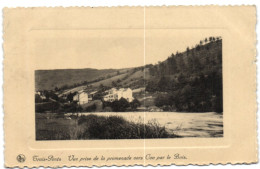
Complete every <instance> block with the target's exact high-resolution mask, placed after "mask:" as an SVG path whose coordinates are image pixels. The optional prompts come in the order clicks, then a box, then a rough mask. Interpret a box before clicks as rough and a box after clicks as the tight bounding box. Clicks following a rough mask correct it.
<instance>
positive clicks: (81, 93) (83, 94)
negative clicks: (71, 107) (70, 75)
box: [73, 91, 89, 105]
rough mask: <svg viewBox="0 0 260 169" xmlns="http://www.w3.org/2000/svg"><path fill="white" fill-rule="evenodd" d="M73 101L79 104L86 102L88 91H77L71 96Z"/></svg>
mask: <svg viewBox="0 0 260 169" xmlns="http://www.w3.org/2000/svg"><path fill="white" fill-rule="evenodd" d="M73 101H76V102H77V103H78V104H79V105H83V104H86V103H88V101H89V97H88V93H87V92H85V91H79V92H78V93H77V94H76V95H75V96H73Z"/></svg>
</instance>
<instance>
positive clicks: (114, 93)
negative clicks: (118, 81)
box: [103, 88, 133, 102]
mask: <svg viewBox="0 0 260 169" xmlns="http://www.w3.org/2000/svg"><path fill="white" fill-rule="evenodd" d="M106 93H107V94H106V95H105V96H104V97H103V98H104V100H105V101H109V102H112V101H115V100H120V99H121V98H125V99H126V100H127V101H128V102H131V101H133V91H132V90H131V89H130V88H127V89H125V88H121V89H116V88H112V89H110V90H108V91H106Z"/></svg>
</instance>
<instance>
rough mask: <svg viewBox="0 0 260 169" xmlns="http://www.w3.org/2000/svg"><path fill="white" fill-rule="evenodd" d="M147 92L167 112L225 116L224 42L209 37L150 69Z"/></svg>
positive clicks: (150, 66)
mask: <svg viewBox="0 0 260 169" xmlns="http://www.w3.org/2000/svg"><path fill="white" fill-rule="evenodd" d="M149 72H150V75H151V78H149V79H147V83H146V90H147V91H148V92H153V93H154V92H156V93H158V96H157V98H156V99H155V105H156V106H158V107H161V108H163V109H164V110H165V111H183V112H209V111H212V112H223V104H222V102H223V99H222V97H223V96H222V90H223V89H222V39H221V38H220V37H209V38H206V39H205V40H203V41H200V42H199V44H197V45H196V46H195V47H192V48H189V47H187V49H186V51H185V52H182V53H179V52H176V54H172V55H171V56H170V57H168V59H167V60H165V61H164V62H160V63H158V64H156V65H149Z"/></svg>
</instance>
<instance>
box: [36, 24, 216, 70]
mask: <svg viewBox="0 0 260 169" xmlns="http://www.w3.org/2000/svg"><path fill="white" fill-rule="evenodd" d="M38 34H39V38H37V37H35V38H34V39H35V40H34V42H33V45H34V47H32V48H33V50H34V52H33V55H34V56H35V62H36V67H38V68H39V69H67V68H73V69H77V68H96V69H108V68H113V69H119V68H128V67H137V66H143V65H144V64H155V63H157V62H158V61H164V60H165V59H167V57H168V56H170V55H171V53H176V51H179V52H182V51H185V50H186V48H187V46H189V47H190V48H191V47H192V46H195V45H196V44H198V43H199V41H200V40H204V39H205V37H208V36H221V34H220V32H219V30H197V29H195V30H194V29H192V30H187V29H184V30H183V29H166V30H164V29H155V30H153V29H152V30H146V31H144V30H143V29H126V30H120V29H119V30H84V31H78V32H75V31H72V32H67V31H65V32H59V33H57V32H52V31H51V32H44V34H46V36H42V34H41V33H39V32H37V35H38Z"/></svg>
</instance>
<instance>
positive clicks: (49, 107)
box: [35, 36, 223, 140]
mask: <svg viewBox="0 0 260 169" xmlns="http://www.w3.org/2000/svg"><path fill="white" fill-rule="evenodd" d="M148 38H149V37H148ZM148 38H147V39H148ZM185 38H186V39H185ZM189 39H190V37H188V39H187V37H184V39H183V41H184V42H187V43H186V44H185V43H182V44H183V45H179V46H180V49H179V50H178V49H176V47H175V48H174V49H170V47H169V48H167V49H164V48H165V47H161V48H162V50H163V51H165V52H164V53H165V55H163V56H160V57H158V58H157V57H151V56H152V55H153V54H154V53H156V52H153V50H155V48H153V45H156V46H157V48H158V51H160V50H161V49H160V46H158V44H153V42H152V41H153V40H147V41H148V43H147V47H146V48H145V49H146V50H147V53H148V56H149V53H153V54H151V55H150V57H142V54H143V53H140V52H139V53H140V57H141V60H140V59H139V60H140V62H131V61H130V60H131V59H134V58H133V57H132V56H131V54H132V53H133V52H131V50H136V49H135V48H132V49H131V47H132V46H129V44H131V42H127V41H128V40H120V39H117V40H116V41H118V42H117V43H114V42H113V43H111V46H110V47H115V46H113V45H117V46H116V47H118V48H121V50H122V49H123V51H124V52H125V53H128V55H127V57H128V58H127V59H128V60H129V62H128V63H136V66H135V65H133V66H131V67H130V66H127V65H128V63H127V62H124V61H123V62H120V61H117V66H116V67H114V68H113V64H111V63H113V62H112V61H113V60H112V59H110V57H108V60H104V62H108V67H109V66H110V68H103V69H102V67H98V68H89V67H86V68H80V69H54V70H53V69H52V70H35V117H36V119H35V120H36V125H35V126H36V140H87V139H152V138H184V137H223V86H222V83H223V82H222V38H221V36H209V37H202V38H200V39H199V38H197V39H192V40H189ZM110 40H111V39H110ZM164 40H165V39H164ZM178 40H180V39H178ZM111 41H115V39H114V40H111ZM132 41H134V40H132ZM137 41H139V42H141V40H137ZM156 41H158V40H156ZM196 41H197V42H196ZM149 42H150V43H149ZM189 42H190V43H189ZM193 42H194V43H193ZM95 43H97V42H96V41H95V42H94V43H93V44H92V45H95ZM99 43H101V44H99V45H102V42H99ZM103 43H104V42H103ZM127 43H129V44H127ZM157 43H158V42H157ZM192 43H193V44H192ZM173 44H174V42H173ZM81 45H84V44H81ZM185 45H186V46H185ZM108 46H109V45H108ZM164 46H167V45H164ZM176 46H178V45H176ZM140 47H143V46H142V45H141V46H140ZM150 49H151V50H150ZM64 52H66V48H64ZM137 52H138V51H137ZM83 53H84V52H83ZM86 53H87V52H86ZM110 53H112V52H110ZM110 53H107V54H108V55H109V54H110ZM102 54H104V55H105V54H106V50H105V49H104V52H103V53H102ZM158 55H159V54H158ZM111 56H112V57H113V56H114V55H113V53H112V54H111ZM140 57H139V58H140ZM115 58H116V59H122V60H124V59H125V57H122V56H120V57H114V59H115ZM143 58H144V62H143V63H142V59H143ZM105 59H106V58H105ZM111 60H112V61H111ZM115 62H116V61H115ZM120 63H122V65H120ZM140 63H141V65H140ZM142 64H143V65H142ZM101 66H102V64H101ZM118 67H120V68H118Z"/></svg>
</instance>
